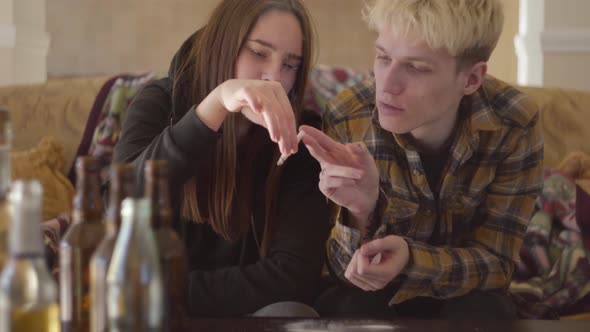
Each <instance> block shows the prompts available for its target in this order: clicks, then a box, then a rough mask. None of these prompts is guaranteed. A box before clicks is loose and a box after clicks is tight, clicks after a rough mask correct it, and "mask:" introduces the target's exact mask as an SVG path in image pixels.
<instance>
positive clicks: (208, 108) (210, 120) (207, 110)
mask: <svg viewBox="0 0 590 332" xmlns="http://www.w3.org/2000/svg"><path fill="white" fill-rule="evenodd" d="M216 90H217V89H215V90H213V92H211V93H210V94H209V95H208V96H207V97H205V99H203V101H201V103H200V104H199V105H197V107H195V113H196V114H197V116H198V117H199V119H200V120H201V122H203V124H205V125H206V126H207V127H209V129H211V130H213V131H219V128H221V125H222V124H223V121H224V120H225V117H226V116H227V114H228V111H227V110H226V109H225V108H224V107H223V105H221V103H220V102H219V99H218V98H217V96H215V94H216Z"/></svg>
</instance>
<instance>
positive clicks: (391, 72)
mask: <svg viewBox="0 0 590 332" xmlns="http://www.w3.org/2000/svg"><path fill="white" fill-rule="evenodd" d="M385 84H386V88H385V90H386V91H387V92H389V93H392V94H400V93H402V92H403V91H404V87H405V76H404V73H403V71H402V70H401V68H400V67H399V66H397V65H396V64H392V65H391V66H389V67H388V68H387V72H386V73H385Z"/></svg>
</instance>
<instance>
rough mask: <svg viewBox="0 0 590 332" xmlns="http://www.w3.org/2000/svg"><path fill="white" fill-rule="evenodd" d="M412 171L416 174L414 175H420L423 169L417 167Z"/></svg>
mask: <svg viewBox="0 0 590 332" xmlns="http://www.w3.org/2000/svg"><path fill="white" fill-rule="evenodd" d="M412 173H413V174H414V176H420V175H422V170H419V169H417V168H416V169H414V170H413V171H412Z"/></svg>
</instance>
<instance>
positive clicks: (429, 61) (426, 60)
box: [375, 43, 435, 64]
mask: <svg viewBox="0 0 590 332" xmlns="http://www.w3.org/2000/svg"><path fill="white" fill-rule="evenodd" d="M375 48H376V49H378V50H379V51H381V52H383V53H385V54H387V52H386V51H385V48H383V47H382V46H381V45H379V44H377V43H375ZM403 59H404V60H405V61H418V62H425V63H428V64H433V63H434V62H435V61H434V60H433V59H430V58H428V57H420V56H410V57H404V58H403Z"/></svg>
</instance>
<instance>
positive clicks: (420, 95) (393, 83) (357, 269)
mask: <svg viewBox="0 0 590 332" xmlns="http://www.w3.org/2000/svg"><path fill="white" fill-rule="evenodd" d="M375 48H376V58H375V63H374V72H375V84H376V104H377V105H376V106H377V111H378V115H379V124H380V125H381V127H383V129H385V130H387V131H389V132H391V133H393V134H409V135H410V136H411V137H412V138H413V141H414V142H415V144H416V145H417V148H418V149H420V150H423V151H437V150H438V149H440V147H441V146H442V145H443V144H444V142H445V141H446V140H447V139H448V138H449V136H450V135H451V134H452V131H453V128H454V126H455V123H456V120H457V113H458V108H459V104H460V101H461V99H462V98H463V97H464V96H465V95H469V94H472V93H474V92H475V91H476V90H477V89H478V88H479V87H480V86H481V84H482V83H483V80H484V77H485V74H486V70H487V65H486V63H485V62H477V63H474V64H470V65H463V66H462V67H461V68H459V67H458V64H457V59H456V58H455V57H453V56H451V55H450V54H449V53H448V52H447V51H446V50H443V49H436V50H433V49H431V48H429V47H428V45H426V43H424V42H421V41H420V39H419V38H417V37H416V36H412V35H406V36H403V35H398V34H395V33H393V32H392V31H391V30H389V29H380V30H379V31H378V38H377V41H376V43H375ZM300 130H301V131H303V132H304V136H303V142H304V143H305V144H306V146H307V147H308V149H309V151H310V153H311V154H312V156H314V158H316V159H317V160H318V161H319V163H320V165H321V168H322V173H321V174H320V185H319V187H320V190H321V191H322V193H324V195H325V196H326V197H327V198H328V199H330V200H331V201H333V202H334V203H336V204H338V205H340V206H342V207H343V208H345V209H347V210H348V213H349V215H350V218H349V219H350V225H348V226H349V227H353V228H355V229H357V230H358V231H359V232H360V234H361V239H363V240H362V242H361V246H360V248H359V249H358V250H357V251H356V252H355V253H354V255H353V256H352V258H351V260H350V262H349V264H348V266H347V269H346V271H345V274H344V275H345V277H346V279H347V280H348V281H350V283H352V284H353V285H355V286H357V287H359V288H361V289H363V290H365V291H375V290H380V289H383V288H384V287H385V286H387V284H389V283H390V282H391V281H392V280H393V279H394V278H395V277H396V276H398V275H399V274H400V273H402V272H403V270H404V269H405V268H406V267H407V265H408V263H409V261H410V252H409V248H408V243H407V242H406V240H404V239H403V238H402V237H400V236H397V235H389V236H386V237H383V238H380V239H375V240H371V241H368V242H367V241H366V240H364V239H365V238H366V237H367V234H366V230H367V228H368V226H369V218H368V217H369V215H370V214H371V212H372V211H373V210H374V208H375V206H376V203H377V199H378V197H379V192H378V190H379V174H378V171H377V166H376V164H375V161H374V159H373V157H372V156H371V154H370V153H369V151H368V150H367V148H366V147H365V146H364V144H359V143H356V144H341V143H338V142H335V141H334V140H332V139H331V138H330V137H328V136H327V135H325V134H324V133H322V132H321V131H319V130H316V129H314V128H311V127H308V126H301V127H300Z"/></svg>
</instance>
